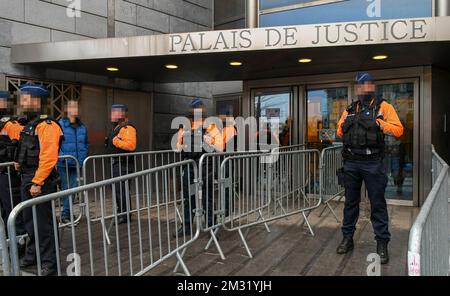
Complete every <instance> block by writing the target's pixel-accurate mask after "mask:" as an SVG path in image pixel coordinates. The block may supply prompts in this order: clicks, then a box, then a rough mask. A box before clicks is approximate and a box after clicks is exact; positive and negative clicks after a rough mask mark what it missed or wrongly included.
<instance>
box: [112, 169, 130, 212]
mask: <svg viewBox="0 0 450 296" xmlns="http://www.w3.org/2000/svg"><path fill="white" fill-rule="evenodd" d="M131 173H133V167H132V165H131V164H128V166H127V163H126V162H125V161H122V162H119V161H114V163H113V178H116V177H120V176H125V175H128V174H131ZM127 183H128V188H126V186H127ZM114 185H115V192H116V205H117V213H118V214H121V213H126V212H127V200H128V202H129V207H130V208H129V210H130V211H131V199H130V195H131V181H130V180H129V181H127V182H120V183H116V184H114ZM127 191H128V195H127Z"/></svg>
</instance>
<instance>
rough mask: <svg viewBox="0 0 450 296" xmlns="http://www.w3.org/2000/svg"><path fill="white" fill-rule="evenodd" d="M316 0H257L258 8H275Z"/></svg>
mask: <svg viewBox="0 0 450 296" xmlns="http://www.w3.org/2000/svg"><path fill="white" fill-rule="evenodd" d="M314 1H316V0H260V1H259V7H260V9H270V8H277V7H283V6H288V5H293V4H300V3H308V2H314Z"/></svg>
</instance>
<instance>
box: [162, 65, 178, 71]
mask: <svg viewBox="0 0 450 296" xmlns="http://www.w3.org/2000/svg"><path fill="white" fill-rule="evenodd" d="M165 67H166V68H167V69H170V70H175V69H178V66H177V65H174V64H169V65H166V66H165Z"/></svg>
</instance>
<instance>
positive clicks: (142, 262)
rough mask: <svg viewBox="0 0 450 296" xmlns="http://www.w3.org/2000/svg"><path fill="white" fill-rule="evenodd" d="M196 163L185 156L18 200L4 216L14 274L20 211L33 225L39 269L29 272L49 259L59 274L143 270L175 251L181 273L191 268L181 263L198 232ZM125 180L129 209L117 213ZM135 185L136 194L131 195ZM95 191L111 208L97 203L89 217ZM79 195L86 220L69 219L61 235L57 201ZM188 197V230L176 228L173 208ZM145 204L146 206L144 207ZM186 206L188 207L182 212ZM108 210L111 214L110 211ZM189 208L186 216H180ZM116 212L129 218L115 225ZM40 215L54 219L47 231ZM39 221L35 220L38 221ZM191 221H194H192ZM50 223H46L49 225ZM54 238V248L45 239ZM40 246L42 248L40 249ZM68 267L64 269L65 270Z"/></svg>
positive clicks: (138, 272)
mask: <svg viewBox="0 0 450 296" xmlns="http://www.w3.org/2000/svg"><path fill="white" fill-rule="evenodd" d="M197 180H198V168H197V165H196V163H195V162H194V161H192V160H187V161H182V162H178V163H174V164H169V165H164V166H160V167H157V168H151V169H148V170H144V171H140V172H137V173H132V174H128V175H125V176H120V177H116V178H113V179H108V180H103V181H99V182H95V183H92V184H87V185H83V186H81V187H78V188H73V189H69V190H66V191H62V192H57V193H53V194H49V195H46V196H41V197H38V198H34V199H30V200H27V201H25V202H22V203H20V204H19V205H18V206H16V207H15V208H14V209H13V211H12V212H11V215H10V217H9V220H8V233H9V236H10V237H11V242H10V250H11V251H10V254H11V266H12V274H13V275H16V276H17V275H20V274H21V270H20V266H19V258H18V250H17V244H16V238H15V233H16V225H15V222H16V219H17V217H18V215H19V214H20V213H21V212H24V211H28V213H29V214H30V216H31V217H30V219H32V221H33V224H34V235H33V236H32V237H33V238H34V241H35V246H36V258H37V262H36V263H37V269H35V270H33V271H30V270H27V271H28V272H31V273H37V275H41V274H42V271H41V269H42V267H43V266H48V264H49V263H51V262H52V261H54V262H55V267H56V270H57V273H58V275H64V274H67V275H92V276H93V275H144V274H147V273H149V272H150V271H151V270H152V269H153V268H154V267H156V266H158V265H159V264H161V263H162V262H164V261H166V260H168V259H169V258H171V257H173V256H176V258H177V261H178V263H179V264H180V265H181V267H182V268H183V271H184V272H185V274H187V275H189V270H188V269H187V267H186V265H185V264H184V262H183V255H184V253H185V250H186V248H187V247H188V246H189V245H190V244H192V243H193V242H194V241H195V240H196V239H197V238H198V236H199V234H200V224H201V222H200V215H201V212H200V210H199V209H197V210H195V214H194V213H193V210H194V209H195V204H199V201H198V182H197ZM121 185H123V187H124V189H125V195H124V197H125V199H126V204H127V208H126V211H125V212H122V213H119V212H118V211H117V207H116V188H117V187H118V186H121ZM131 187H134V192H135V197H134V198H133V197H132V195H131ZM94 192H97V193H99V194H100V195H101V196H100V197H101V198H100V200H105V197H109V199H110V200H112V204H110V208H111V209H110V211H108V212H105V211H104V210H105V209H106V207H100V208H96V210H99V211H100V213H98V214H97V213H94V214H95V215H94V217H100V218H101V219H96V220H94V219H91V211H90V210H91V206H92V202H91V197H92V195H93V194H94ZM75 194H82V195H83V196H84V200H85V204H86V220H85V219H83V220H81V221H80V223H79V224H78V225H77V227H75V225H74V223H73V222H74V221H73V217H72V218H71V219H72V221H71V225H70V231H71V236H70V237H66V238H62V237H59V233H58V227H56V207H55V202H56V201H57V200H58V199H61V198H62V197H63V196H67V195H75ZM183 196H186V197H187V196H189V197H190V199H189V203H186V204H185V203H182V204H181V206H182V208H183V211H181V215H183V216H182V219H183V221H189V219H190V220H191V221H192V223H191V226H190V229H189V230H186V231H183V232H182V234H180V233H179V232H178V230H179V226H181V224H180V223H179V222H178V220H177V219H175V216H176V215H177V213H176V211H175V208H176V207H177V205H178V200H180V197H183ZM132 200H133V203H135V205H136V206H135V210H134V217H135V218H134V219H135V220H134V219H132V218H131V212H132V211H131V201H132ZM146 205H148V206H146ZM184 206H188V207H189V208H188V209H187V210H186V211H185V210H184ZM43 207H51V209H52V212H51V213H52V214H51V217H46V214H45V212H43V211H42V208H43ZM110 212H112V214H110ZM185 213H188V215H189V216H184V214H185ZM120 216H126V217H127V222H126V223H124V224H119V223H118V219H119V217H120ZM43 219H46V221H52V225H51V228H52V230H51V231H48V232H44V231H41V230H42V229H44V227H43V225H42V223H44V222H43ZM104 219H113V220H114V221H115V227H114V234H115V238H114V244H112V245H108V243H107V241H106V232H105V231H104V230H105V229H104V224H102V223H100V221H102V220H104ZM38 221H39V223H40V224H39V225H38ZM194 223H195V225H193V224H194ZM47 226H48V225H47ZM51 241H53V242H54V245H55V248H54V250H55V251H54V252H48V250H51V247H50V248H49V247H48V245H46V246H44V245H43V243H44V242H47V243H48V242H51ZM39 246H40V248H39ZM64 270H66V272H64Z"/></svg>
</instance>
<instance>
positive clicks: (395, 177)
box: [377, 83, 414, 200]
mask: <svg viewBox="0 0 450 296" xmlns="http://www.w3.org/2000/svg"><path fill="white" fill-rule="evenodd" d="M377 92H378V95H379V96H381V97H382V98H384V99H385V100H387V101H388V102H389V103H390V104H392V105H393V106H394V108H395V110H396V111H397V114H398V116H399V118H400V121H401V122H402V124H403V127H404V133H403V136H402V137H400V138H399V139H397V138H395V137H392V136H386V138H385V142H386V156H385V159H384V161H385V164H386V168H387V174H388V178H389V181H388V186H387V188H386V198H389V199H401V200H413V165H414V163H413V159H414V158H413V156H414V154H413V153H414V148H413V147H414V146H413V137H414V134H413V128H414V83H399V84H382V85H378V86H377Z"/></svg>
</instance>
